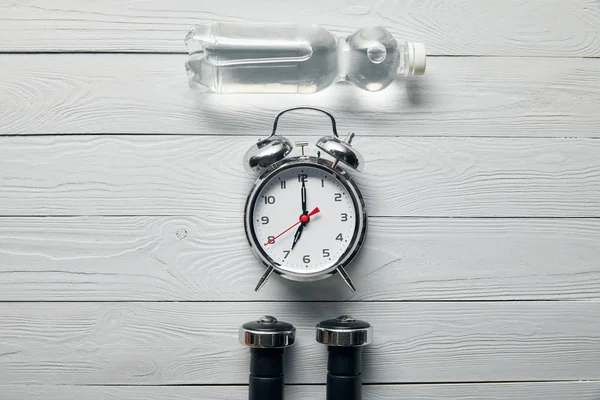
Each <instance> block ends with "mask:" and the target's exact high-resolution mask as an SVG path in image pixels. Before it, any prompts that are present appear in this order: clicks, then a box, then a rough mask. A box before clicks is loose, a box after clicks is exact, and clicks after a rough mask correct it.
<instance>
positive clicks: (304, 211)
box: [300, 179, 308, 214]
mask: <svg viewBox="0 0 600 400" xmlns="http://www.w3.org/2000/svg"><path fill="white" fill-rule="evenodd" d="M300 194H301V195H302V214H308V210H307V208H306V185H305V183H304V179H302V189H300Z"/></svg>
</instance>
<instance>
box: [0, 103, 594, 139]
mask: <svg viewBox="0 0 600 400" xmlns="http://www.w3.org/2000/svg"><path fill="white" fill-rule="evenodd" d="M211 96H213V95H211ZM214 96H218V95H214ZM342 112H346V111H342ZM82 136H97V137H121V136H125V137H129V136H131V137H140V138H143V137H156V136H159V137H165V138H177V137H182V138H185V137H207V138H219V137H226V138H232V137H233V138H239V139H247V138H253V137H258V136H261V135H258V134H257V135H242V134H239V133H144V132H138V133H97V132H91V133H31V134H28V133H15V134H12V133H8V134H3V133H0V138H14V137H24V138H31V137H82ZM262 136H264V135H262ZM287 136H290V137H300V136H302V137H320V135H317V134H315V135H312V134H306V135H299V134H297V133H296V134H294V133H292V134H290V135H287ZM362 138H363V139H392V138H400V139H403V138H411V139H412V138H428V139H430V138H432V139H481V140H486V139H536V140H538V139H539V140H548V139H553V140H564V139H576V140H588V139H589V140H598V139H600V136H523V135H514V136H499V135H494V136H481V135H461V136H457V135H451V136H449V135H410V134H408V135H365V136H363V137H362Z"/></svg>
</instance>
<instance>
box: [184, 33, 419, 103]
mask: <svg viewBox="0 0 600 400" xmlns="http://www.w3.org/2000/svg"><path fill="white" fill-rule="evenodd" d="M185 43H186V45H187V48H188V51H189V54H190V56H189V59H188V61H187V62H186V70H187V73H188V77H189V79H190V81H191V82H192V83H194V84H196V86H198V87H200V88H201V89H203V90H208V91H212V92H216V93H315V92H317V91H320V90H323V89H325V88H327V87H329V86H330V85H332V84H334V83H335V82H338V81H348V82H350V83H352V84H353V85H355V86H357V87H359V88H361V89H365V90H369V91H379V90H382V89H384V88H385V87H387V86H388V85H389V84H390V83H392V82H393V80H394V79H395V78H396V76H397V75H399V74H400V75H403V76H409V75H420V74H422V73H423V72H424V71H425V49H424V46H423V45H422V44H420V43H409V42H398V41H397V40H396V39H394V37H393V36H392V35H391V34H390V33H389V32H388V31H387V30H386V29H385V28H381V27H374V28H365V29H361V30H359V31H357V32H355V33H354V34H352V35H350V36H348V37H346V38H337V37H335V36H334V35H332V34H331V33H330V32H329V31H327V30H326V29H324V28H322V27H320V26H318V25H294V24H239V23H220V22H216V23H212V24H206V25H197V26H194V27H192V28H191V29H190V31H189V33H188V35H187V36H186V39H185Z"/></svg>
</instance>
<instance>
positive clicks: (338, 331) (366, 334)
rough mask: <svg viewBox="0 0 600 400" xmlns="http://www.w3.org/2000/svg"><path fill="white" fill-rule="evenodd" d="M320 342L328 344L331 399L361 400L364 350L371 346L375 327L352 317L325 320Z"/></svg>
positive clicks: (320, 326) (319, 332)
mask: <svg viewBox="0 0 600 400" xmlns="http://www.w3.org/2000/svg"><path fill="white" fill-rule="evenodd" d="M316 339H317V342H319V343H322V344H325V345H327V346H328V347H327V352H328V357H327V400H361V398H362V376H361V374H362V347H363V346H366V345H367V344H369V343H371V341H372V339H373V328H372V327H371V325H370V324H369V323H368V322H365V321H359V320H356V319H354V318H352V317H350V316H348V315H342V316H340V317H338V318H336V319H328V320H325V321H321V322H320V323H319V324H317V327H316Z"/></svg>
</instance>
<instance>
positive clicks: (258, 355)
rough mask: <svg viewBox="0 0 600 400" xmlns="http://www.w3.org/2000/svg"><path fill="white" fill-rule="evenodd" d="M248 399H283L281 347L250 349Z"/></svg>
mask: <svg viewBox="0 0 600 400" xmlns="http://www.w3.org/2000/svg"><path fill="white" fill-rule="evenodd" d="M249 384H250V387H249V397H248V399H249V400H283V348H275V349H260V348H258V349H256V348H255V349H250V381H249Z"/></svg>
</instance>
